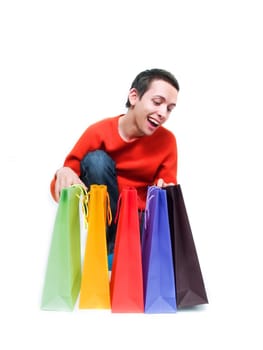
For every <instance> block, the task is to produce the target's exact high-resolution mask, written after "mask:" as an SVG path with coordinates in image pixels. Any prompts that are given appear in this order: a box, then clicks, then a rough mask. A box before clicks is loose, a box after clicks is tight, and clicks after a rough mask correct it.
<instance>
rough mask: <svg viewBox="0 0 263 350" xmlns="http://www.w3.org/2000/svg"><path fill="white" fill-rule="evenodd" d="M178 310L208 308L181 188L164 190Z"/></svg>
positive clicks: (175, 186)
mask: <svg viewBox="0 0 263 350" xmlns="http://www.w3.org/2000/svg"><path fill="white" fill-rule="evenodd" d="M166 193H167V205H168V215H169V224H170V233H171V243H172V251H173V264H174V273H175V281H176V301H177V307H178V308H183V307H191V306H195V305H199V304H207V303H208V299H207V294H206V290H205V285H204V280H203V276H202V272H201V268H200V264H199V259H198V255H197V251H196V247H195V243H194V239H193V235H192V230H191V227H190V222H189V219H188V215H187V211H186V207H185V202H184V198H183V193H182V190H181V187H180V185H173V186H168V187H166Z"/></svg>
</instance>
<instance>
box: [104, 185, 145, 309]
mask: <svg viewBox="0 0 263 350" xmlns="http://www.w3.org/2000/svg"><path fill="white" fill-rule="evenodd" d="M116 219H117V232H116V241H115V247H114V255H113V265H112V273H111V282H110V291H111V310H112V312H144V301H143V280H142V259H141V242H140V225H139V213H138V198H137V191H136V189H134V188H127V189H123V190H122V192H121V193H120V196H119V201H118V209H117V216H116Z"/></svg>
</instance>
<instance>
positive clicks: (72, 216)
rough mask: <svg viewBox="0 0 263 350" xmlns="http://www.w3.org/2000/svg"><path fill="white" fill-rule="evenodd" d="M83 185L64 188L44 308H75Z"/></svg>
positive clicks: (46, 285)
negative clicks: (80, 205)
mask: <svg viewBox="0 0 263 350" xmlns="http://www.w3.org/2000/svg"><path fill="white" fill-rule="evenodd" d="M80 195H81V188H80V187H73V186H72V187H69V188H64V189H63V190H62V191H61V194H60V199H59V203H58V208H57V214H56V218H55V223H54V227H53V233H52V239H51V244H50V249H49V256H48V262H47V268H46V274H45V280H44V287H43V294H42V300H41V308H42V309H43V310H55V311H72V310H73V308H74V305H75V303H76V300H77V297H78V294H79V289H80V280H81V255H80V213H79V200H80V199H79V197H80Z"/></svg>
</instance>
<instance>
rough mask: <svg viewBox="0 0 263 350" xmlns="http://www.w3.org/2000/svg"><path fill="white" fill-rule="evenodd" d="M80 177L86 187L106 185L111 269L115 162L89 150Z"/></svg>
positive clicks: (108, 157) (82, 164) (116, 190)
mask: <svg viewBox="0 0 263 350" xmlns="http://www.w3.org/2000/svg"><path fill="white" fill-rule="evenodd" d="M80 171H81V174H80V179H81V180H82V181H83V182H84V184H85V185H86V186H87V188H89V187H90V185H92V184H97V185H106V186H107V190H108V193H109V197H110V206H111V212H112V218H113V220H112V223H111V225H109V226H108V227H107V232H106V235H107V250H108V262H109V269H111V264H112V258H113V251H114V243H115V237H116V228H117V227H116V224H115V223H114V218H115V215H116V209H117V203H118V198H119V192H118V183H117V175H116V168H115V162H114V161H113V160H112V158H111V157H110V156H109V155H108V154H107V153H106V152H104V151H102V150H96V151H93V152H89V153H88V154H86V155H85V157H84V158H83V159H82V161H81V163H80ZM143 221H144V213H141V220H140V223H141V224H140V226H141V232H142V228H143Z"/></svg>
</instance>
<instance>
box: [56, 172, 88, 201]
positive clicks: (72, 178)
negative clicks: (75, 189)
mask: <svg viewBox="0 0 263 350" xmlns="http://www.w3.org/2000/svg"><path fill="white" fill-rule="evenodd" d="M75 184H81V185H83V186H84V187H85V188H86V186H85V185H84V183H83V182H82V181H81V180H80V178H79V177H78V175H77V174H76V173H75V172H74V171H73V170H72V169H71V168H69V167H63V168H60V169H59V170H58V171H57V172H56V183H55V200H56V201H57V202H58V201H59V196H60V192H61V191H62V189H63V188H65V187H70V186H71V185H75Z"/></svg>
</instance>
